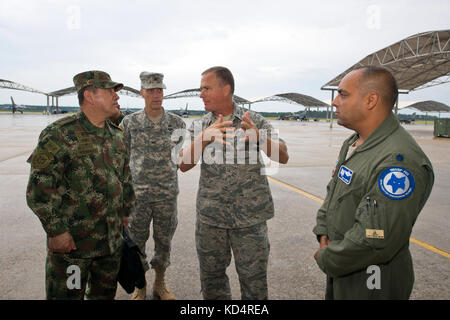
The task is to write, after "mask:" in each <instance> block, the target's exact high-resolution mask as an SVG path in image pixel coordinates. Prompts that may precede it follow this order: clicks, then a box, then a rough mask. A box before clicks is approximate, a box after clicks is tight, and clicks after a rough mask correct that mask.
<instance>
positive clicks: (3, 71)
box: [0, 0, 450, 111]
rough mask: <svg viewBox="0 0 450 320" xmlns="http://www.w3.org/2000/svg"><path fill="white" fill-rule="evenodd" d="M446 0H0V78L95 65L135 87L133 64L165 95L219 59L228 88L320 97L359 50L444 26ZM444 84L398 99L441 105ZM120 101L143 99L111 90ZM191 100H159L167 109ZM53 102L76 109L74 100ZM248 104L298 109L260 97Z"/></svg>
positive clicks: (51, 84) (62, 83) (24, 96)
mask: <svg viewBox="0 0 450 320" xmlns="http://www.w3.org/2000/svg"><path fill="white" fill-rule="evenodd" d="M449 21H450V1H448V0H432V1H423V0H408V1H406V0H405V1H394V0H390V1H356V0H353V1H350V0H348V1H345V0H341V1H323V0H322V1H299V0H292V1H283V0H278V1H273V0H272V1H265V0H257V1H256V0H255V1H253V0H250V1H248V0H239V1H234V0H228V1H220V2H219V1H214V0H205V1H203V0H201V1H196V0H191V1H172V0H164V1H156V0H148V1H143V0H142V1H139V0H134V1H133V0H128V1H93V0H90V1H82V0H78V1H77V0H72V1H59V0H58V1H56V0H54V1H51V0H48V1H36V0H30V1H26V0H21V1H11V0H0V63H1V68H0V79H7V80H11V81H15V82H19V83H22V84H25V85H28V86H30V87H34V88H37V89H40V90H42V91H44V92H51V91H55V90H59V89H62V88H67V87H70V86H73V82H72V78H73V76H74V75H75V74H77V73H79V72H82V71H86V70H92V69H97V70H104V71H106V72H108V73H109V74H110V75H111V77H112V79H113V80H115V81H120V82H123V83H124V84H125V85H128V86H131V87H134V88H136V89H139V88H140V80H139V73H140V72H141V71H144V70H146V71H151V72H162V73H164V75H165V78H164V82H165V83H166V85H167V89H166V90H165V94H170V93H174V92H177V91H180V90H184V89H190V88H196V87H199V85H200V74H201V72H202V71H204V70H205V69H207V68H209V67H211V66H215V65H223V66H226V67H228V68H229V69H230V70H231V71H232V72H233V74H234V77H235V81H236V90H235V93H236V94H237V95H239V96H241V97H244V98H247V99H251V98H254V97H259V96H267V95H272V94H276V93H285V92H298V93H302V94H307V95H311V96H313V97H316V98H318V99H320V100H324V101H327V102H329V100H330V97H331V93H330V92H329V91H322V90H320V87H321V86H322V85H323V84H325V83H326V82H328V81H329V80H331V79H332V78H334V77H335V76H336V75H338V74H339V73H341V72H342V71H344V70H346V69H347V68H348V67H350V66H351V65H353V64H355V63H356V62H358V61H359V60H360V59H362V58H364V57H365V56H367V55H369V54H371V53H373V52H375V51H377V50H380V49H382V48H384V47H386V46H389V45H390V44H393V43H395V42H397V41H399V40H401V39H404V38H406V37H408V36H411V35H414V34H416V33H420V32H425V31H432V30H442V29H449V27H450V23H449ZM449 89H450V84H444V85H440V86H436V87H433V88H428V89H424V90H420V91H417V92H413V93H410V94H409V95H402V96H401V103H403V104H404V103H412V102H417V101H421V100H437V101H440V102H443V103H446V104H448V105H450V90H449ZM11 95H12V96H14V97H15V100H16V102H17V103H21V104H46V98H45V96H43V95H38V94H30V93H22V92H19V91H16V90H5V89H0V104H2V103H9V102H10V98H9V97H10V96H11ZM120 102H121V105H122V107H143V105H144V102H143V99H138V98H129V97H124V96H122V97H121V100H120ZM186 102H188V103H189V107H190V108H192V109H202V108H203V103H202V101H201V100H200V99H199V98H190V99H183V100H181V99H180V100H178V99H176V100H167V101H166V102H165V106H166V107H167V108H169V109H173V108H178V107H179V106H184V105H185V103H186ZM59 104H60V105H77V104H78V103H77V100H76V98H75V96H70V97H62V98H60V102H59ZM253 108H254V109H255V110H257V111H296V110H298V109H299V108H298V107H296V106H294V105H290V104H279V103H278V104H274V103H260V104H255V105H254V106H253Z"/></svg>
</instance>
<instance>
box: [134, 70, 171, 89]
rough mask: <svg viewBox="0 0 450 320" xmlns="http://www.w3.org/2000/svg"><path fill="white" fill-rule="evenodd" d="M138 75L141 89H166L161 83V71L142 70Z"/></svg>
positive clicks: (162, 76)
mask: <svg viewBox="0 0 450 320" xmlns="http://www.w3.org/2000/svg"><path fill="white" fill-rule="evenodd" d="M139 77H140V78H141V88H142V89H154V88H160V89H166V85H165V84H164V83H163V79H164V75H163V74H162V73H156V72H147V71H143V72H141V74H140V75H139Z"/></svg>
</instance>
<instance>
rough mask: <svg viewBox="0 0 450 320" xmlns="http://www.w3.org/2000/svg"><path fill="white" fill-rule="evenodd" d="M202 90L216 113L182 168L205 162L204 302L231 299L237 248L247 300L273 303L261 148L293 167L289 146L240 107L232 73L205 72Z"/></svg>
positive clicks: (199, 238) (205, 121)
mask: <svg viewBox="0 0 450 320" xmlns="http://www.w3.org/2000/svg"><path fill="white" fill-rule="evenodd" d="M200 89H201V95H200V97H201V98H202V99H203V102H204V104H205V110H206V111H209V112H208V113H207V114H206V115H204V116H203V117H202V118H201V119H199V120H198V121H195V122H194V123H193V124H192V126H191V127H190V129H189V131H190V133H191V138H192V143H191V144H190V145H189V146H187V147H186V148H185V149H184V150H183V152H182V155H181V157H182V162H181V163H180V169H181V170H182V171H183V172H185V171H187V170H190V169H191V168H193V167H194V166H195V165H196V163H197V162H198V161H199V159H200V157H201V158H202V164H201V175H200V182H199V189H198V194H197V223H196V246H197V254H198V258H199V263H200V280H201V289H202V294H203V298H204V299H208V300H209V299H231V290H230V284H229V280H228V276H227V275H226V269H227V267H228V266H229V264H230V262H231V250H232V251H233V255H234V260H235V265H236V271H237V273H238V275H239V282H240V286H241V297H242V299H255V300H261V299H268V288H267V265H268V258H269V239H268V232H267V224H266V221H267V220H268V219H270V218H272V217H273V215H274V207H273V201H272V196H271V192H270V188H269V184H268V181H267V177H266V176H265V175H263V174H262V172H261V169H262V168H263V166H264V165H263V163H262V161H261V158H260V150H262V151H264V152H265V153H266V154H267V155H268V156H269V157H270V158H271V159H273V160H275V161H278V162H280V163H287V161H288V158H289V157H288V153H287V148H286V145H285V143H284V142H283V140H281V139H278V137H276V135H275V134H274V132H273V127H272V126H271V125H270V123H269V122H268V121H267V120H265V119H264V118H263V117H262V116H260V115H259V114H257V113H255V112H249V111H247V112H246V110H245V109H243V108H241V107H239V106H238V105H237V104H235V103H234V102H233V93H234V79H233V75H232V74H231V72H230V71H229V70H228V69H227V68H224V67H213V68H210V69H208V70H206V71H205V72H203V73H202V79H201V88H200Z"/></svg>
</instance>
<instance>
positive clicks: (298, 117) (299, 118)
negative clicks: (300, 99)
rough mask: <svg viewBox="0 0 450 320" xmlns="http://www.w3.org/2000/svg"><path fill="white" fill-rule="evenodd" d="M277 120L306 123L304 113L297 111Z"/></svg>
mask: <svg viewBox="0 0 450 320" xmlns="http://www.w3.org/2000/svg"><path fill="white" fill-rule="evenodd" d="M278 120H297V121H308V115H307V114H306V111H303V112H300V111H299V112H297V113H291V114H289V115H285V116H279V117H278Z"/></svg>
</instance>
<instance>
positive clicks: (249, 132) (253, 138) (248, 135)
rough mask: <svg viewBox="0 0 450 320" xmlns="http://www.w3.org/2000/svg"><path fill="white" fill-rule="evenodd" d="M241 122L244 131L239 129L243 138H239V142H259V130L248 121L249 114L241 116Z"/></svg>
mask: <svg viewBox="0 0 450 320" xmlns="http://www.w3.org/2000/svg"><path fill="white" fill-rule="evenodd" d="M242 120H243V121H242V122H241V126H242V127H243V128H244V129H245V130H244V129H242V128H241V129H239V130H241V131H242V132H243V133H244V134H245V137H244V138H241V139H240V141H244V142H247V141H250V142H257V141H259V130H258V127H257V126H256V124H255V123H254V122H253V121H252V120H251V119H250V112H248V111H247V112H246V113H245V114H244V115H243V116H242Z"/></svg>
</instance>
